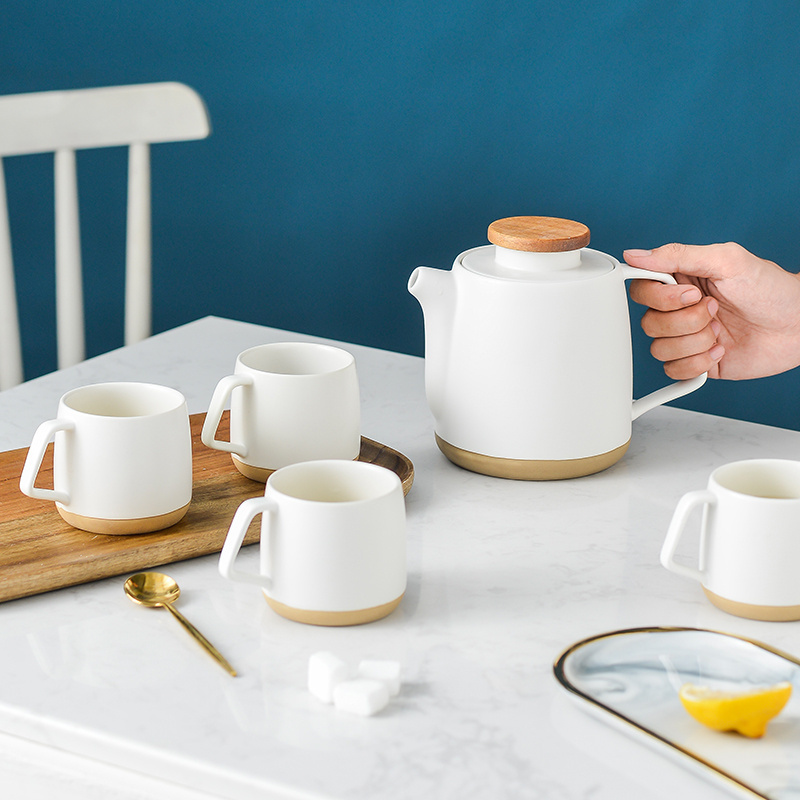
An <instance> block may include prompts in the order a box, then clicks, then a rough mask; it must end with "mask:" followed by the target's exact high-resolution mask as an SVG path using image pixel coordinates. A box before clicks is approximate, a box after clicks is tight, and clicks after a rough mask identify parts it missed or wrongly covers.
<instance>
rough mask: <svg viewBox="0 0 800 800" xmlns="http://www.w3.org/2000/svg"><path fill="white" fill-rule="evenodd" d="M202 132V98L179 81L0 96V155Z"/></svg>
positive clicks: (174, 139) (182, 136)
mask: <svg viewBox="0 0 800 800" xmlns="http://www.w3.org/2000/svg"><path fill="white" fill-rule="evenodd" d="M208 134H209V123H208V114H207V112H206V109H205V105H204V104H203V101H202V100H201V99H200V97H199V96H198V95H197V93H196V92H195V91H194V90H193V89H190V88H189V87H188V86H185V85H184V84H181V83H156V84H148V83H145V84H139V85H136V86H111V87H104V88H100V89H71V90H67V91H60V92H32V93H30V94H11V95H6V96H5V97H0V156H10V155H24V154H26V153H49V152H51V151H54V150H57V149H58V148H59V147H69V148H71V149H73V150H81V149H84V148H90V147H113V146H115V145H127V144H130V143H131V142H151V143H155V142H178V141H187V140H190V139H203V138H205V137H206V136H208Z"/></svg>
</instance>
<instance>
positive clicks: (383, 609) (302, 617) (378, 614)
mask: <svg viewBox="0 0 800 800" xmlns="http://www.w3.org/2000/svg"><path fill="white" fill-rule="evenodd" d="M404 596H405V592H403V594H401V595H400V597H397V598H395V599H394V600H391V601H390V602H388V603H383V604H382V605H379V606H372V608H360V609H356V610H355V611H311V610H308V609H304V608H293V607H292V606H287V605H284V604H283V603H280V602H278V601H277V600H275V599H274V598H272V597H270V596H269V595H268V594H267V593H266V592H264V599H265V600H266V601H267V603H268V604H269V607H270V608H271V609H272V610H273V611H274V612H275V613H276V614H280V615H281V616H282V617H286V619H290V620H292V621H293V622H303V623H305V624H306V625H326V626H329V627H343V626H345V625H363V624H364V623H366V622H375V621H376V620H379V619H383V618H384V617H388V616H389V614H391V613H392V611H394V610H395V609H396V608H397V606H399V605H400V601H401V600H402V599H403V597H404Z"/></svg>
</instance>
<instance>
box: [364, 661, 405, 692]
mask: <svg viewBox="0 0 800 800" xmlns="http://www.w3.org/2000/svg"><path fill="white" fill-rule="evenodd" d="M358 675H359V677H361V678H369V679H370V680H374V681H383V682H384V683H385V684H386V688H387V689H388V690H389V694H390V695H391V696H392V697H395V696H396V695H397V694H399V692H400V663H399V662H398V661H386V660H382V659H377V658H366V659H364V660H363V661H362V662H361V663H360V664H359V665H358Z"/></svg>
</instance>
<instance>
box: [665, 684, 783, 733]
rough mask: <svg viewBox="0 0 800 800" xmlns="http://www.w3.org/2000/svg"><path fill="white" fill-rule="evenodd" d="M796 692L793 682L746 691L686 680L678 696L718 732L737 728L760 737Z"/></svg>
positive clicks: (698, 719) (687, 706)
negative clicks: (721, 688)
mask: <svg viewBox="0 0 800 800" xmlns="http://www.w3.org/2000/svg"><path fill="white" fill-rule="evenodd" d="M791 694H792V684H791V683H786V682H785V683H776V684H774V685H773V686H764V687H759V688H755V689H745V690H742V691H731V690H720V689H709V688H708V687H706V686H695V685H694V684H691V683H685V684H684V685H683V686H681V689H680V692H679V693H678V696H679V697H680V699H681V703H683V707H684V708H685V709H686V710H687V711H688V712H689V713H690V714H691V715H692V716H693V717H694V718H695V719H696V720H697V721H698V722H702V723H703V725H707V726H708V727H709V728H713V729H714V730H716V731H736V732H737V733H740V734H742V736H749V737H750V738H751V739H758V738H759V737H761V736H763V735H764V733H765V732H766V730H767V724H768V723H769V721H770V720H771V719H772V718H773V717H776V716H777V715H778V714H779V713H780V712H781V710H782V709H783V707H784V706H785V705H786V703H787V702H788V700H789V697H790V695H791Z"/></svg>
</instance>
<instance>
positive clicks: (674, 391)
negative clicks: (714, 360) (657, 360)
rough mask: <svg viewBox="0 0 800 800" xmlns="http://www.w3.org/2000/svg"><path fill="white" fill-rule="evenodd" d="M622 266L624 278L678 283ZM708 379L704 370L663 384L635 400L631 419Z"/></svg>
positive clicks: (636, 268)
mask: <svg viewBox="0 0 800 800" xmlns="http://www.w3.org/2000/svg"><path fill="white" fill-rule="evenodd" d="M620 267H622V279H623V280H630V279H633V280H640V279H641V280H650V281H660V282H661V283H672V284H674V283H677V281H676V280H675V278H673V277H672V275H670V274H669V273H666V272H651V271H650V270H647V269H639V268H638V267H631V266H630V265H628V264H620ZM707 379H708V373H707V372H704V373H703V374H702V375H698V376H697V377H696V378H690V379H689V380H685V381H675V383H670V384H667V385H666V386H662V387H661V388H660V389H656V391H654V392H650V394H646V395H645V396H644V397H640V398H639V399H638V400H634V401H633V405H632V406H631V421H633V420H635V419H637V418H638V417H641V416H642V414H644V413H645V412H646V411H650V410H652V409H654V408H655V407H656V406H662V405H664V403H669V402H670V401H671V400H677V399H678V398H679V397H683V396H684V395H686V394H689V393H690V392H694V391H695V390H696V389H699V388H700V387H701V386H702V385H703V384H704V383H705V382H706V380H707Z"/></svg>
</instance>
